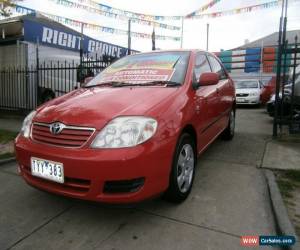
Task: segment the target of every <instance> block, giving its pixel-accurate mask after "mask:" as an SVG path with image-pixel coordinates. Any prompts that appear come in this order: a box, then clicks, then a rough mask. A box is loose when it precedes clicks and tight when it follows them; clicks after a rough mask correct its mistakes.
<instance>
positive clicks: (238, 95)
mask: <svg viewBox="0 0 300 250" xmlns="http://www.w3.org/2000/svg"><path fill="white" fill-rule="evenodd" d="M248 95H249V94H246V93H243V94H236V96H237V97H246V96H248Z"/></svg>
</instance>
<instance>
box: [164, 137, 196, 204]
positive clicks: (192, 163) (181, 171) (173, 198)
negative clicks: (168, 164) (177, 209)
mask: <svg viewBox="0 0 300 250" xmlns="http://www.w3.org/2000/svg"><path fill="white" fill-rule="evenodd" d="M196 162H197V154H196V148H195V143H194V141H193V140H192V137H191V136H190V135H189V134H187V133H184V134H182V135H181V136H180V138H179V141H178V143H177V146H176V150H175V154H174V157H173V163H172V169H171V174H170V179H169V187H168V189H167V191H166V192H165V193H164V196H163V197H164V199H166V200H168V201H170V202H173V203H180V202H182V201H184V200H185V199H186V198H187V197H188V195H189V194H190V192H191V189H192V185H193V181H194V176H195V167H196Z"/></svg>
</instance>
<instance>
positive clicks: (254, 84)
mask: <svg viewBox="0 0 300 250" xmlns="http://www.w3.org/2000/svg"><path fill="white" fill-rule="evenodd" d="M235 88H236V89H257V88H258V81H236V82H235Z"/></svg>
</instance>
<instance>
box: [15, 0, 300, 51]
mask: <svg viewBox="0 0 300 250" xmlns="http://www.w3.org/2000/svg"><path fill="white" fill-rule="evenodd" d="M71 1H75V2H76V1H79V0H71ZM94 1H97V2H99V3H102V4H106V5H109V6H112V7H115V8H119V9H124V10H128V11H134V12H138V13H144V14H150V15H176V16H177V15H180V16H181V15H187V14H189V13H191V12H193V11H194V10H196V9H198V8H200V7H201V6H203V5H204V4H206V3H208V2H210V0H184V1H182V0H94ZM271 1H273V0H221V1H220V2H219V3H217V4H216V5H214V6H213V7H212V8H210V9H208V10H206V11H205V12H204V13H213V12H218V11H224V10H230V9H235V8H240V7H246V6H250V5H255V4H260V3H266V2H271ZM55 2H56V0H24V1H23V2H22V3H21V4H20V5H23V6H25V7H28V8H32V9H36V10H38V11H41V12H46V13H49V14H54V15H60V16H63V17H67V18H71V19H76V20H79V21H83V22H87V23H95V24H99V25H102V26H107V27H113V28H119V29H125V30H127V25H128V24H127V22H126V21H122V20H119V19H113V18H107V17H102V16H100V15H98V14H93V13H90V12H87V11H85V10H80V9H72V8H68V7H64V6H61V5H57V4H56V3H55ZM289 2H290V3H289V9H288V16H289V19H288V25H287V28H288V30H296V29H299V30H300V16H299V11H300V0H290V1H289ZM279 17H280V8H279V7H275V8H268V9H263V10H257V11H253V12H250V13H243V14H236V15H230V16H224V17H218V18H203V19H186V20H185V21H184V29H183V30H184V31H183V48H187V49H192V48H197V49H206V27H207V24H209V31H210V32H209V51H220V50H221V49H225V50H226V49H232V48H235V47H238V46H240V45H243V44H244V42H245V40H246V39H247V40H249V41H250V42H251V41H254V40H256V39H259V38H261V37H263V36H266V35H269V34H271V33H273V32H277V31H278V29H279ZM167 23H168V24H172V25H177V26H181V21H168V22H167ZM71 28H73V29H74V27H71ZM152 30H153V27H151V26H145V25H139V24H132V31H136V32H144V33H148V34H151V32H152ZM155 32H156V34H158V35H170V36H180V35H181V32H180V31H170V30H165V29H159V28H156V30H155ZM84 33H85V34H86V35H89V36H91V37H93V38H96V39H99V40H102V41H105V42H109V43H113V44H117V45H121V46H125V47H126V46H127V39H128V38H127V36H124V35H116V34H109V33H100V32H95V31H93V30H88V29H87V30H84ZM299 36H300V33H299ZM156 47H157V48H160V49H176V48H180V42H178V41H170V40H165V41H162V40H157V41H156ZM132 48H133V49H136V50H139V51H149V50H151V40H150V39H142V38H134V37H133V38H132Z"/></svg>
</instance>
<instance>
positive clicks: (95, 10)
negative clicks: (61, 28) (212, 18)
mask: <svg viewBox="0 0 300 250" xmlns="http://www.w3.org/2000/svg"><path fill="white" fill-rule="evenodd" d="M49 1H52V2H55V3H56V4H59V5H62V6H65V7H69V8H76V9H82V10H86V11H88V12H91V13H96V14H99V15H102V16H105V17H110V18H115V19H120V20H123V21H128V20H129V19H130V20H131V22H133V23H138V24H142V25H148V26H154V27H158V28H162V29H169V30H180V29H181V28H180V27H178V26H174V25H169V24H164V23H159V22H156V21H153V20H149V19H144V18H143V16H139V17H128V16H127V15H125V14H122V13H121V12H120V13H113V12H111V11H108V10H107V8H105V9H101V8H100V7H99V6H98V7H97V8H96V7H91V6H87V5H84V4H81V3H75V2H73V1H70V0H49Z"/></svg>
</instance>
